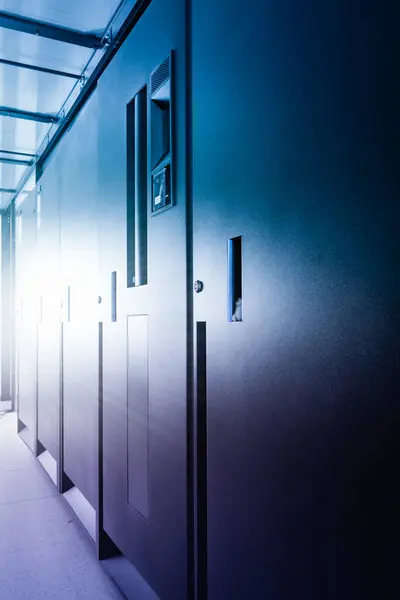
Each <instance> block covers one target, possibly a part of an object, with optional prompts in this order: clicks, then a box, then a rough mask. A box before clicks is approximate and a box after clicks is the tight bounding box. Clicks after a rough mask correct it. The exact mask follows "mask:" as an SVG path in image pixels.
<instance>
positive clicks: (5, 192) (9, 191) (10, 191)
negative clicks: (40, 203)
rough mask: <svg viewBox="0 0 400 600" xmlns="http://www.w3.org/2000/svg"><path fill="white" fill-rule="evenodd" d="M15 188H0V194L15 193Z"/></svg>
mask: <svg viewBox="0 0 400 600" xmlns="http://www.w3.org/2000/svg"><path fill="white" fill-rule="evenodd" d="M15 192H16V190H10V189H9V188H0V194H15Z"/></svg>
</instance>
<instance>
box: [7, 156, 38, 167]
mask: <svg viewBox="0 0 400 600" xmlns="http://www.w3.org/2000/svg"><path fill="white" fill-rule="evenodd" d="M0 163H4V164H6V165H21V166H23V167H30V166H31V165H33V160H22V159H21V158H4V157H3V156H0Z"/></svg>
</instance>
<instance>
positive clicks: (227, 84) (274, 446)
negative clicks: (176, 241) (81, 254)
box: [192, 0, 399, 600]
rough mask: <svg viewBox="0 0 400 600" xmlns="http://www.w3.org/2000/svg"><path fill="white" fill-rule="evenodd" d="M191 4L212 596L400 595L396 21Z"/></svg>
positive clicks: (351, 10) (354, 5)
mask: <svg viewBox="0 0 400 600" xmlns="http://www.w3.org/2000/svg"><path fill="white" fill-rule="evenodd" d="M192 6H193V14H192V30H193V148H194V168H193V173H194V190H193V198H194V227H193V228H194V273H195V278H199V279H200V280H202V281H203V282H204V291H203V292H202V293H201V294H198V295H196V297H195V318H196V320H197V321H205V322H206V325H207V349H206V355H207V431H206V433H207V495H208V507H207V511H208V519H207V527H208V530H207V536H208V539H207V543H206V544H204V547H203V548H202V552H203V553H205V552H206V550H207V549H208V599H209V600H228V599H229V600H233V599H242V598H279V599H280V600H283V599H291V598H295V597H299V596H300V597H302V598H303V597H304V598H305V597H307V598H310V599H311V598H312V599H317V598H329V599H332V600H333V599H336V598H346V599H349V600H350V599H352V598H355V597H357V598H361V597H364V596H366V595H369V594H371V593H372V594H373V595H376V596H382V595H383V596H384V597H387V598H389V597H390V598H391V597H393V596H392V595H391V592H390V583H389V578H388V577H387V575H388V574H387V573H386V574H385V565H384V561H385V558H384V557H385V553H387V552H390V548H389V546H388V537H387V533H388V532H387V531H386V530H385V524H384V523H383V521H382V515H383V514H385V513H386V514H388V515H390V519H391V517H392V516H394V513H393V510H392V509H393V503H392V494H393V490H392V488H393V486H394V483H392V481H393V479H392V474H393V473H394V472H395V465H394V452H393V449H394V448H395V428H394V425H393V423H394V417H395V415H396V414H398V413H397V409H396V408H395V407H396V404H397V402H398V392H399V386H398V379H396V375H395V368H396V363H395V353H394V350H395V343H396V342H395V338H394V333H393V329H392V328H391V320H392V317H393V314H394V313H393V306H394V305H393V299H394V295H393V292H394V286H393V282H392V275H393V270H394V256H395V255H396V248H395V236H394V227H393V222H394V221H395V214H394V208H393V207H394V206H395V189H396V186H395V183H396V181H397V179H396V176H395V173H396V169H395V161H394V153H393V138H392V134H391V130H392V122H394V121H395V108H394V107H395V104H394V102H393V101H392V98H393V93H394V86H395V83H394V81H395V68H394V56H395V54H394V53H392V52H390V51H388V50H387V49H388V48H389V46H390V45H394V40H395V32H394V28H393V26H392V25H391V24H390V23H391V22H395V21H396V19H395V18H394V15H392V16H391V15H388V13H387V12H385V10H386V8H382V10H381V7H380V6H378V3H374V2H366V3H365V2H363V3H362V2H348V1H347V0H346V1H344V0H343V1H341V0H340V1H339V2H328V3H311V2H306V3H304V2H303V3H299V2H295V1H291V0H287V1H283V2H279V3H276V2H274V3H271V2H263V1H261V0H260V1H256V2H250V3H247V4H246V5H245V6H244V5H243V3H242V2H239V1H238V0H237V1H236V0H235V1H233V2H231V1H230V2H228V1H222V2H213V1H211V0H193V2H192ZM386 6H387V5H386ZM372 22H373V23H374V25H373V27H372V26H370V25H368V23H369V24H371V23H372ZM238 235H241V236H242V245H243V248H242V260H243V269H242V278H243V285H242V289H243V304H242V306H243V322H239V323H235V322H234V323H229V322H228V319H227V309H226V306H227V287H228V285H227V278H228V257H227V242H228V239H229V238H232V237H235V236H238ZM383 490H385V491H383ZM390 519H388V521H387V523H388V524H389V523H390ZM203 526H205V523H203ZM383 590H385V591H383Z"/></svg>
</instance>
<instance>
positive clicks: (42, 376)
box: [38, 322, 61, 460]
mask: <svg viewBox="0 0 400 600" xmlns="http://www.w3.org/2000/svg"><path fill="white" fill-rule="evenodd" d="M60 341H61V326H60V323H57V322H56V323H54V324H53V323H50V324H49V323H39V327H38V439H39V441H40V443H41V444H42V445H43V446H44V447H45V448H46V450H48V452H50V454H51V455H52V457H53V458H54V459H55V460H58V422H59V399H60Z"/></svg>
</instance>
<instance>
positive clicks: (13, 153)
mask: <svg viewBox="0 0 400 600" xmlns="http://www.w3.org/2000/svg"><path fill="white" fill-rule="evenodd" d="M0 154H12V155H13V156H29V157H30V158H35V156H36V154H30V153H28V152H18V151H17V150H1V149H0Z"/></svg>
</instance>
